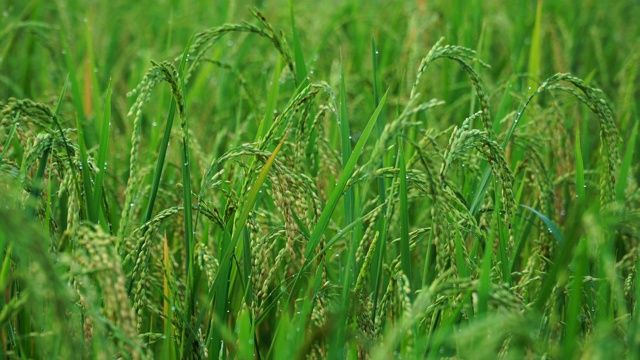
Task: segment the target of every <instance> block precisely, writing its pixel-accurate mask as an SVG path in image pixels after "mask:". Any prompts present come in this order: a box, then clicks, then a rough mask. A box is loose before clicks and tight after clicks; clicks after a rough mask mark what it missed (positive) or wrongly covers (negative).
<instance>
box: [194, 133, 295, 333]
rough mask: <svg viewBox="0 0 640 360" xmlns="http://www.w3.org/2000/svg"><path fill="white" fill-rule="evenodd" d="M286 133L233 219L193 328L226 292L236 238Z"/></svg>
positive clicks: (220, 313)
mask: <svg viewBox="0 0 640 360" xmlns="http://www.w3.org/2000/svg"><path fill="white" fill-rule="evenodd" d="M286 134H287V132H285V136H283V137H282V140H280V143H279V144H278V146H276V148H275V149H274V150H273V152H272V153H271V156H269V158H268V159H267V161H266V162H265V164H264V166H263V168H262V170H261V171H260V173H259V174H258V177H257V179H256V182H255V183H254V184H253V186H251V190H249V193H248V195H247V199H246V201H245V202H244V206H243V208H242V210H241V211H240V214H239V215H238V216H237V218H236V221H235V223H236V229H235V231H234V232H233V235H232V236H231V237H230V241H228V246H226V247H225V248H224V249H222V251H223V253H222V257H221V258H220V261H219V263H220V270H219V271H218V273H217V274H216V277H215V279H214V281H213V284H211V290H210V292H209V295H208V297H209V299H208V301H207V302H206V303H205V304H204V306H203V307H202V309H201V311H200V315H199V316H198V319H197V320H196V322H195V325H194V328H198V327H199V326H200V324H201V323H202V321H203V320H204V317H205V316H206V315H207V309H208V308H209V307H210V306H211V303H212V301H213V298H214V296H215V295H216V294H218V295H221V294H226V290H224V289H226V285H227V280H228V279H227V277H226V276H224V274H227V275H228V274H229V269H230V268H231V260H232V257H233V254H234V253H235V252H236V245H237V244H238V240H239V239H240V234H241V233H242V232H243V231H242V230H243V228H244V226H243V225H244V224H245V223H246V221H247V218H248V217H249V213H250V212H251V210H252V209H253V206H254V205H255V202H256V199H257V198H258V195H259V193H260V189H261V188H262V185H263V184H264V182H265V180H266V179H267V175H268V174H269V170H270V169H271V167H272V165H273V162H274V161H275V158H276V155H277V154H278V152H279V151H280V148H281V147H282V144H284V140H285V139H286ZM224 233H225V234H227V235H225V236H228V232H227V231H225V232H224ZM246 251H249V249H246ZM216 302H222V304H223V306H225V307H226V304H227V302H226V299H216ZM225 307H223V308H221V309H220V310H219V311H218V314H217V315H218V316H220V317H219V318H220V319H222V316H224V315H225V314H226V308H225ZM192 340H193V338H191V337H190V338H189V340H188V341H189V342H191V341H192ZM212 343H213V344H214V345H216V341H215V340H213V341H212ZM218 345H219V344H218ZM218 345H216V346H218Z"/></svg>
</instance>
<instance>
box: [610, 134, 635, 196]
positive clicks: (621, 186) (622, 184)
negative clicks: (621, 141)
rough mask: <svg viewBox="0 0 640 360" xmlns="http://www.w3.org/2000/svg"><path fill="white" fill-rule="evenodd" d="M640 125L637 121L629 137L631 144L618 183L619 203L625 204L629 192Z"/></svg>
mask: <svg viewBox="0 0 640 360" xmlns="http://www.w3.org/2000/svg"><path fill="white" fill-rule="evenodd" d="M638 124H640V121H636V123H635V124H634V125H633V130H631V135H630V136H629V142H628V143H627V147H626V149H625V151H624V158H623V159H622V166H620V176H618V182H617V183H616V200H617V201H618V202H624V200H625V192H626V191H627V183H628V182H629V179H628V177H629V171H630V170H631V166H632V164H633V154H634V153H635V149H636V138H637V137H638Z"/></svg>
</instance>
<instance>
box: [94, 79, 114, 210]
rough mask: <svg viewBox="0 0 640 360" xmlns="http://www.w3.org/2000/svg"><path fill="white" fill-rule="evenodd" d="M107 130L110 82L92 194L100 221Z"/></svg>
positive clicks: (105, 169) (109, 119)
mask: <svg viewBox="0 0 640 360" xmlns="http://www.w3.org/2000/svg"><path fill="white" fill-rule="evenodd" d="M109 129H111V82H109V86H108V87H107V97H106V99H105V101H104V112H103V115H102V129H101V130H100V145H99V148H98V162H97V164H96V166H97V167H98V173H97V174H96V179H95V183H94V193H93V201H92V205H93V213H94V214H95V215H96V216H97V217H98V219H100V213H101V209H102V207H101V204H102V186H103V182H104V175H105V172H106V171H107V151H108V148H109Z"/></svg>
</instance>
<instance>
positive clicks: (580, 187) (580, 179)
mask: <svg viewBox="0 0 640 360" xmlns="http://www.w3.org/2000/svg"><path fill="white" fill-rule="evenodd" d="M575 148H576V150H575V151H576V197H577V198H578V202H579V203H583V202H584V201H585V200H586V199H585V191H584V163H583V161H582V146H581V145H580V127H576V140H575Z"/></svg>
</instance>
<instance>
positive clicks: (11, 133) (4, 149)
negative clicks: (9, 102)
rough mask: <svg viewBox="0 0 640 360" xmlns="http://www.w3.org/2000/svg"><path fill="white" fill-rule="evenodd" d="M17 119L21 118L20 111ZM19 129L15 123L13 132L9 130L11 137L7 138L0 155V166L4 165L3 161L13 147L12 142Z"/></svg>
mask: <svg viewBox="0 0 640 360" xmlns="http://www.w3.org/2000/svg"><path fill="white" fill-rule="evenodd" d="M15 118H16V119H19V118H20V111H18V112H17V113H16V116H15ZM17 127H18V122H17V121H14V123H13V126H12V127H11V130H9V136H7V141H5V142H4V147H3V148H2V153H0V165H2V160H4V156H5V155H6V154H7V151H8V150H9V146H11V141H12V140H13V136H14V135H15V134H16V128H17Z"/></svg>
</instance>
